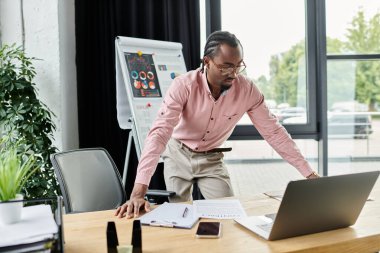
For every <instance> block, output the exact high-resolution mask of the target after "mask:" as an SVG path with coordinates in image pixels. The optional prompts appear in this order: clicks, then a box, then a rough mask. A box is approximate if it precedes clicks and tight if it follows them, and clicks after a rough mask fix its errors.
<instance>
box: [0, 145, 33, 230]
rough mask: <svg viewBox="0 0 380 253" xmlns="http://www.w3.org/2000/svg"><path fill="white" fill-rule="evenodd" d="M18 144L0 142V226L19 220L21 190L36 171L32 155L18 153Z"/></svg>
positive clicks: (21, 198)
mask: <svg viewBox="0 0 380 253" xmlns="http://www.w3.org/2000/svg"><path fill="white" fill-rule="evenodd" d="M21 146H22V145H20V143H16V144H9V143H7V142H6V141H4V138H3V139H2V141H1V142H0V224H1V223H2V224H11V223H15V222H18V221H19V220H20V219H21V210H22V200H23V195H22V194H21V190H22V188H23V187H24V185H25V183H26V182H27V180H28V179H29V177H30V176H31V175H32V174H33V173H34V172H35V171H36V170H37V167H35V166H34V164H35V159H34V156H33V155H28V154H26V153H24V152H20V147H21Z"/></svg>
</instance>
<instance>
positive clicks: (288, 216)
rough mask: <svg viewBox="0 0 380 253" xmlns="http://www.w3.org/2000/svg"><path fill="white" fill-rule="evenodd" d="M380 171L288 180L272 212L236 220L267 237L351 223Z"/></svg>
mask: <svg viewBox="0 0 380 253" xmlns="http://www.w3.org/2000/svg"><path fill="white" fill-rule="evenodd" d="M379 173H380V171H372V172H364V173H356V174H347V175H339V176H330V177H321V178H317V179H310V180H306V179H305V180H299V181H291V182H289V184H288V186H287V188H286V190H285V194H284V197H283V199H282V201H281V205H280V207H279V209H278V212H277V214H275V215H264V216H251V217H247V218H242V219H236V220H235V221H236V222H238V223H240V224H241V225H243V226H245V227H247V228H248V229H250V230H252V231H253V232H255V233H257V234H258V235H260V236H262V237H263V238H265V239H267V240H279V239H284V238H289V237H294V236H300V235H306V234H312V233H318V232H322V231H327V230H333V229H338V228H344V227H348V226H351V225H353V224H354V223H355V222H356V220H357V218H358V216H359V214H360V212H361V210H362V208H363V206H364V204H365V202H366V200H367V198H368V196H369V194H370V192H371V190H372V188H373V186H374V184H375V182H376V180H377V178H378V176H379Z"/></svg>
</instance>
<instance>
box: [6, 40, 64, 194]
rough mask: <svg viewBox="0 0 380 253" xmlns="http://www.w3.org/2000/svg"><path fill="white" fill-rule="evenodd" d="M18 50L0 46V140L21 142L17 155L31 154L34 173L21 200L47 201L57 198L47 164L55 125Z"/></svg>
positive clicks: (27, 61)
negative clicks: (36, 168)
mask: <svg viewBox="0 0 380 253" xmlns="http://www.w3.org/2000/svg"><path fill="white" fill-rule="evenodd" d="M36 60H37V59H36V58H33V57H28V56H27V55H26V54H25V52H24V50H23V49H22V48H21V47H17V46H16V45H3V46H2V47H0V138H1V136H9V138H10V140H9V142H10V143H17V142H18V141H19V140H20V139H23V143H24V144H25V145H22V146H21V147H19V148H20V149H22V148H24V147H27V150H24V151H22V150H19V151H20V152H25V153H28V152H33V154H34V158H35V166H36V167H38V171H36V173H34V174H33V175H32V176H31V177H30V179H29V180H28V181H27V182H26V184H25V187H23V189H22V193H23V194H24V196H25V198H28V199H38V198H50V197H54V196H56V195H59V187H58V184H57V181H56V178H55V175H54V170H53V168H52V164H51V161H50V159H49V158H50V155H51V154H53V153H55V152H57V148H56V147H54V145H53V144H52V140H53V132H54V130H55V125H54V123H53V120H52V117H53V116H54V114H53V112H51V111H50V110H49V108H48V107H47V106H46V105H45V104H44V103H43V102H42V101H41V100H40V99H39V98H38V94H37V88H36V84H35V83H34V81H33V80H34V78H35V76H36V70H35V68H34V65H33V62H34V61H36Z"/></svg>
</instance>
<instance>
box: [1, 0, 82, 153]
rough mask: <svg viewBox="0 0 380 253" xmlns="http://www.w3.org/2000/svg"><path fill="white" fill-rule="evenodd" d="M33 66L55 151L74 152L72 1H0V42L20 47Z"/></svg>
mask: <svg viewBox="0 0 380 253" xmlns="http://www.w3.org/2000/svg"><path fill="white" fill-rule="evenodd" d="M21 6H22V7H23V13H24V15H23V17H24V24H25V26H24V34H25V36H24V38H25V51H26V54H27V55H28V56H29V57H36V58H38V59H41V60H38V61H35V62H34V65H35V67H36V72H37V76H36V78H35V80H34V81H35V83H36V85H37V88H38V94H39V97H40V99H41V100H42V101H43V102H44V103H45V104H46V105H47V106H48V107H49V108H50V109H51V110H52V111H53V112H54V114H55V115H56V117H55V118H54V122H55V123H56V126H57V131H56V133H55V134H54V136H55V142H54V144H55V145H56V146H57V147H58V149H59V150H67V149H73V148H78V146H79V144H78V143H79V139H78V113H77V111H78V110H77V92H76V65H75V15H74V14H75V13H74V0H24V1H22V0H0V42H1V43H2V44H12V43H17V44H18V45H22V41H23V36H22V15H21Z"/></svg>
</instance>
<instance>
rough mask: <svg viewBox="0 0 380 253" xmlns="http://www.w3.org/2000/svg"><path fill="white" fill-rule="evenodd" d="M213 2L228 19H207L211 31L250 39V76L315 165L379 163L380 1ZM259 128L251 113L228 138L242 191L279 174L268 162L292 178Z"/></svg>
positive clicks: (337, 169) (339, 169) (330, 170)
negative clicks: (221, 31)
mask: <svg viewBox="0 0 380 253" xmlns="http://www.w3.org/2000/svg"><path fill="white" fill-rule="evenodd" d="M206 3H208V4H209V5H210V6H211V7H213V8H209V10H208V11H209V12H207V8H206V13H208V14H210V15H211V16H213V15H214V14H215V16H216V17H217V18H218V17H219V19H220V24H218V19H217V18H215V16H214V17H212V18H210V19H208V22H205V24H206V27H207V28H208V30H209V32H212V31H213V29H210V27H211V28H215V27H216V28H217V29H222V30H229V31H231V32H232V33H235V34H236V35H237V37H238V38H239V39H240V40H241V42H242V44H243V47H244V53H245V55H244V58H245V59H244V60H245V62H246V63H247V73H246V74H247V75H248V76H249V77H251V78H252V79H253V80H254V81H255V83H256V84H257V85H258V86H259V88H260V89H261V90H262V92H263V93H264V95H265V97H266V100H267V103H268V106H269V107H270V108H271V110H272V111H273V112H274V114H276V115H278V117H279V119H280V121H281V122H282V123H283V125H284V126H285V127H286V128H287V130H288V131H289V133H291V135H292V136H293V138H296V139H297V140H296V142H297V144H298V146H299V147H300V149H301V151H302V153H303V154H304V155H305V156H306V158H307V159H308V160H309V161H310V162H311V164H312V166H313V167H314V168H315V169H316V168H318V170H319V172H320V173H322V172H323V174H324V175H333V174H339V173H350V172H359V171H366V170H372V169H378V168H379V165H380V112H379V111H380V1H374V0H285V1H276V0H268V1H259V0H252V1H244V0H233V1H232V0H206ZM206 6H207V4H206ZM210 6H209V7H210ZM210 10H211V11H210ZM206 16H207V15H206ZM210 22H214V23H213V24H211V25H210ZM215 22H216V23H215ZM218 27H219V28H218ZM217 29H215V30H217ZM205 31H207V29H205ZM206 35H207V34H206ZM203 38H206V36H204V37H203ZM203 45H204V42H203ZM249 124H250V122H249V119H247V118H243V119H242V121H241V122H240V125H239V126H238V127H237V128H236V129H235V131H234V133H233V135H232V136H231V138H230V140H229V141H228V143H227V145H228V146H232V147H233V152H231V153H228V154H226V160H227V163H230V164H231V165H232V169H231V170H230V171H231V173H232V174H231V178H232V180H233V182H235V184H236V187H237V188H239V187H240V186H242V185H245V186H249V187H251V186H250V185H254V184H250V183H249V182H251V180H255V179H254V178H255V177H256V176H258V177H259V178H261V179H263V178H264V179H263V180H264V181H263V182H270V181H271V180H274V179H273V177H272V176H270V175H269V177H270V180H266V181H265V177H266V176H268V175H266V174H265V173H264V171H261V170H260V169H261V168H262V169H264V168H265V169H264V170H265V172H268V171H267V169H269V171H271V172H272V173H273V174H276V175H279V178H282V176H281V175H282V174H281V173H283V170H282V169H279V168H283V166H285V165H284V164H285V163H284V162H283V161H282V160H281V159H280V158H279V157H278V155H277V154H276V153H275V152H274V151H273V150H272V149H271V148H270V147H269V146H268V145H267V144H266V143H265V142H264V141H261V140H256V139H257V137H256V136H258V133H257V132H255V131H251V129H252V127H250V126H249ZM247 139H249V141H246V140H247ZM242 140H245V141H242ZM264 164H265V166H264ZM250 168H251V169H250ZM234 170H235V171H234ZM236 172H237V173H236ZM240 172H241V174H239V173H240ZM252 173H253V174H254V176H252V177H251V176H250V175H251V174H252ZM289 175H290V174H289ZM293 176H294V175H293ZM236 177H239V180H240V181H239V180H238V181H236ZM245 180H247V182H246V184H244V181H245ZM285 181H286V179H285ZM285 181H282V182H285ZM242 182H243V184H242ZM256 183H259V182H256ZM245 186H243V188H244V187H245ZM267 186H268V184H262V185H261V189H260V190H263V189H264V190H268V188H266V187H267ZM272 186H273V185H271V186H270V187H272ZM242 192H246V189H243V190H242ZM238 194H239V193H238Z"/></svg>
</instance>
